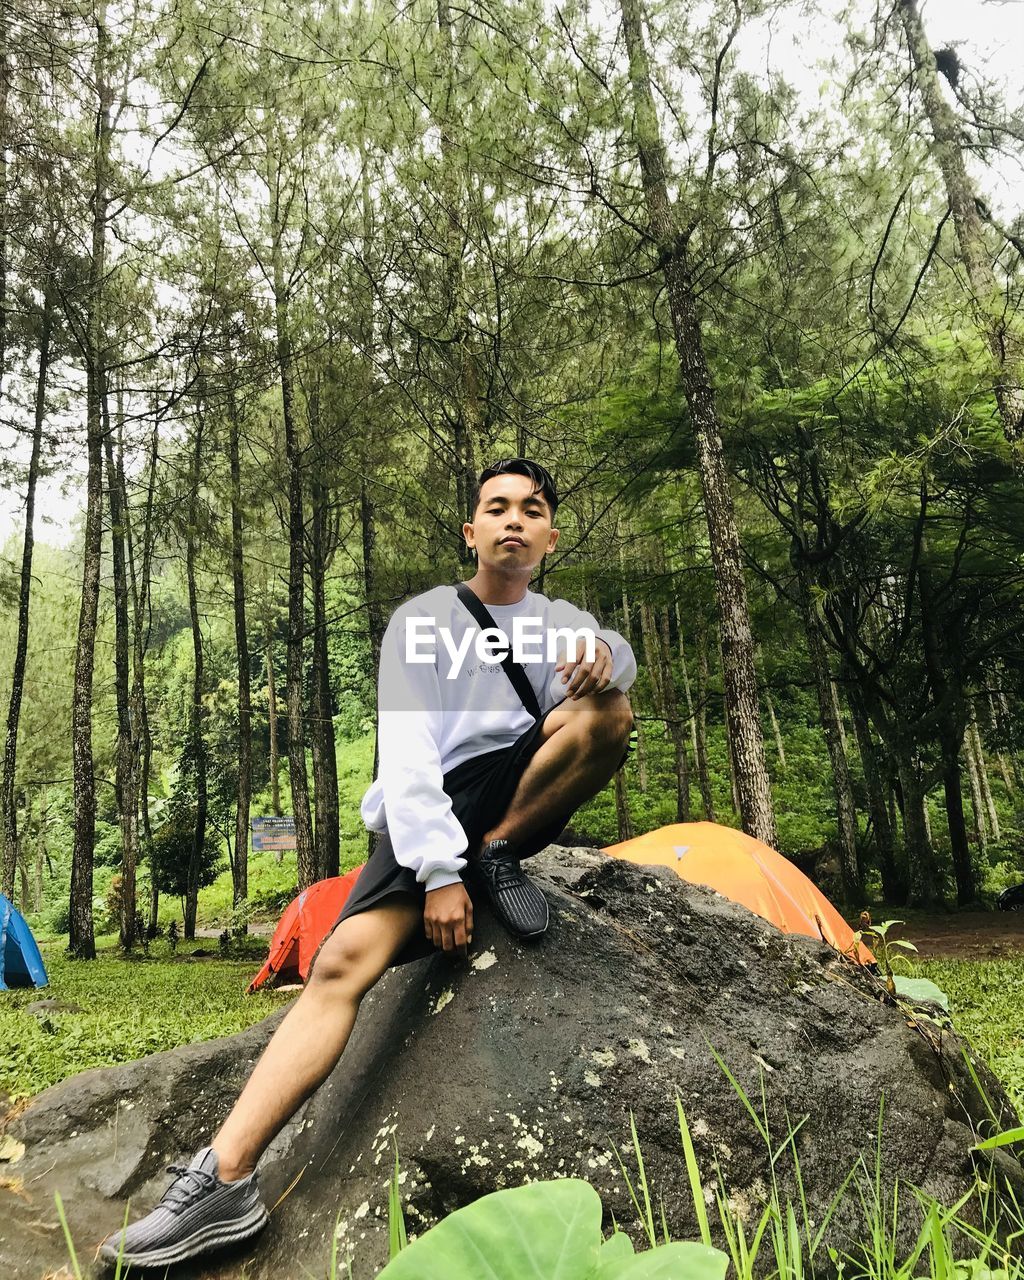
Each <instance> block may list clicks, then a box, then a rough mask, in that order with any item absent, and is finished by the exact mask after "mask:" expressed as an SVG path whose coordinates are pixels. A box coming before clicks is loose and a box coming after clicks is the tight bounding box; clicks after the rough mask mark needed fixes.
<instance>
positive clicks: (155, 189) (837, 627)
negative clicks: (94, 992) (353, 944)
mask: <svg viewBox="0 0 1024 1280" xmlns="http://www.w3.org/2000/svg"><path fill="white" fill-rule="evenodd" d="M807 12H808V6H805V5H803V4H802V3H801V4H798V3H796V0H743V3H740V2H739V0H700V2H699V3H698V2H697V0H659V3H657V4H644V3H643V2H642V0H617V3H616V4H613V5H610V6H599V7H597V8H591V7H590V6H587V5H584V4H579V3H576V2H575V0H573V2H572V3H569V4H566V5H561V6H559V5H552V4H547V3H543V2H542V0H529V2H528V3H515V4H509V3H504V0H496V2H494V3H488V4H486V5H477V4H470V5H468V6H462V7H458V8H455V7H453V6H451V5H450V4H449V2H448V0H430V3H426V2H425V0H424V2H420V0H413V2H412V3H410V4H406V5H401V6H398V5H393V4H391V3H377V2H376V0H350V2H348V0H342V2H339V3H335V4H317V5H313V6H311V7H306V8H300V9H296V8H294V7H293V6H290V5H287V4H283V3H281V2H280V0H266V3H263V4H261V5H259V6H254V5H251V4H248V3H246V0H218V2H217V3H215V4H212V5H211V4H206V3H204V4H202V5H197V4H195V3H193V0H170V2H169V3H157V4H152V3H132V0H127V2H125V3H108V2H107V0H76V3H74V4H72V5H70V6H63V7H62V8H61V9H60V11H59V12H57V11H54V10H53V9H52V7H44V6H41V5H39V4H37V3H36V2H35V0H4V22H3V32H4V34H3V37H2V39H3V44H2V49H0V400H2V404H0V413H2V427H3V431H4V433H5V439H7V440H8V441H9V442H10V443H9V447H8V449H7V450H6V452H5V455H4V458H3V460H2V462H0V465H2V466H3V472H4V482H5V485H6V487H8V489H10V490H14V491H16V492H17V493H18V495H19V502H20V503H21V504H22V506H21V510H22V516H21V517H20V525H19V532H18V533H17V535H16V536H14V537H12V538H11V539H10V540H9V541H8V543H7V545H6V547H5V548H4V552H3V559H2V564H0V632H2V635H3V641H4V643H3V644H2V646H0V693H2V695H3V697H2V702H0V706H2V707H3V709H4V710H5V711H6V713H7V720H6V737H5V751H4V759H3V774H2V787H0V809H2V834H3V857H2V883H0V888H2V890H3V892H4V893H6V894H7V895H8V896H12V897H14V898H16V899H17V900H19V901H20V902H22V904H23V905H25V906H26V909H28V908H33V909H39V907H40V906H41V903H42V900H43V897H44V881H45V883H46V884H47V885H58V886H59V887H60V893H61V895H62V897H63V901H64V902H65V903H66V904H67V910H66V912H65V913H64V917H63V923H64V925H65V927H66V928H67V929H68V931H69V945H70V948H71V951H72V953H73V954H75V955H78V956H82V957H90V956H92V955H93V954H94V952H95V934H96V925H97V921H96V914H97V912H100V911H102V910H103V909H104V902H105V901H106V902H107V903H108V905H109V907H110V910H111V911H112V913H113V915H114V917H116V924H117V927H118V930H119V933H120V938H121V942H122V945H123V946H125V947H126V948H131V947H132V946H134V945H135V943H136V941H137V940H138V936H139V930H140V928H141V929H144V928H145V927H146V924H147V920H148V919H151V921H152V922H153V923H155V919H156V911H157V897H158V894H159V893H160V892H162V891H163V892H168V893H172V894H173V895H180V896H181V898H182V902H183V922H184V930H185V933H186V935H187V936H190V935H191V934H192V933H194V930H195V926H196V910H197V898H198V892H199V889H200V887H201V884H203V883H205V882H206V881H207V880H208V879H209V878H210V877H211V876H212V875H214V874H216V868H217V866H218V863H219V862H221V863H223V865H226V866H228V867H230V871H231V877H232V896H233V901H234V904H235V907H236V909H237V911H238V919H239V921H240V922H241V924H240V927H244V919H245V906H246V903H247V899H248V881H247V868H248V860H249V833H250V819H251V817H252V816H254V815H255V814H256V813H257V812H265V813H266V812H269V813H275V814H277V813H290V814H291V815H292V816H293V818H294V822H295V832H296V846H297V847H296V853H295V877H296V880H297V883H298V885H299V886H300V887H302V886H305V885H308V884H310V883H312V882H313V881H314V880H317V879H320V878H322V877H325V876H329V875H332V874H336V873H337V871H338V869H339V866H350V865H354V864H355V863H357V862H358V861H361V860H362V857H363V856H364V854H365V848H366V838H365V834H364V833H363V832H362V829H361V826H360V824H359V821H358V815H357V813H356V812H355V811H354V807H353V805H352V802H351V796H350V795H349V794H348V792H349V791H350V790H351V787H350V786H349V782H350V781H351V778H354V777H355V775H356V773H359V777H360V778H361V779H362V780H363V782H364V783H365V782H366V781H368V780H369V774H368V773H367V762H368V761H369V760H370V758H371V757H372V755H373V745H372V743H373V730H374V719H375V678H376V667H377V657H378V654H379V646H380V640H381V636H382V634H383V630H384V627H385V625H386V623H387V620H388V617H389V616H390V614H391V612H392V611H393V610H394V608H395V607H396V606H397V605H398V604H399V603H400V602H402V601H403V600H404V599H406V598H408V596H410V595H411V594H414V593H416V592H418V591H422V590H425V589H427V588H429V587H431V586H434V585H437V584H438V583H440V582H454V581H457V580H458V579H459V578H462V577H465V576H467V575H468V565H469V556H468V552H467V548H466V547H465V545H464V543H463V540H462V535H461V527H462V523H463V521H464V520H466V519H467V518H468V517H469V514H470V501H471V497H472V493H473V486H474V481H475V478H476V476H477V475H478V473H479V471H480V469H481V468H482V467H483V466H484V465H486V464H487V463H488V462H491V461H494V460H495V459H497V458H500V457H508V456H513V455H517V456H528V457H535V458H537V460H538V461H540V462H542V463H544V465H545V466H547V467H548V468H549V469H550V470H551V471H552V472H553V473H554V475H555V476H556V478H557V480H558V484H559V491H560V495H561V499H562V501H561V506H560V508H559V512H558V522H557V523H558V527H559V528H560V529H561V530H562V534H561V538H560V541H559V544H558V547H557V548H556V551H555V552H554V553H553V554H552V555H551V556H550V557H549V558H548V559H547V561H546V562H545V563H544V565H543V566H542V568H541V570H540V571H539V573H538V576H537V579H536V581H535V583H534V584H533V585H534V587H535V589H537V590H539V591H542V592H544V593H545V594H547V595H558V596H564V597H566V598H569V599H572V600H574V601H576V602H577V603H579V604H581V605H582V606H583V607H585V608H588V609H590V610H592V611H593V612H594V613H596V614H597V615H598V616H599V617H600V618H601V619H602V621H603V622H604V623H605V625H609V626H615V627H617V628H618V629H620V630H621V631H622V632H623V633H624V634H626V635H627V636H628V637H629V638H630V639H631V641H632V643H633V646H634V648H635V650H636V652H637V655H638V659H639V660H640V663H641V672H640V676H639V679H638V682H637V685H636V687H635V688H634V690H633V702H634V711H635V713H636V719H637V723H638V727H639V730H640V737H639V744H638V750H637V752H636V753H635V756H634V757H633V759H632V760H631V763H630V765H629V767H628V769H627V770H626V771H625V772H624V773H623V774H621V775H617V776H616V780H615V785H614V792H613V793H612V792H609V794H608V796H607V797H606V798H605V799H606V800H607V803H605V799H602V798H599V799H598V800H597V801H595V802H594V803H593V805H592V806H590V807H589V808H588V810H587V811H586V813H585V814H584V815H583V817H582V818H581V823H582V824H583V830H584V832H585V833H586V834H587V835H588V836H589V837H590V838H592V839H594V840H595V841H598V842H602V843H610V842H611V841H612V840H614V839H616V838H625V837H626V836H628V835H630V834H632V833H634V832H639V831H641V830H644V829H647V828H648V827H651V826H656V825H660V824H662V823H666V822H670V821H676V820H680V821H686V820H690V819H696V818H708V819H710V820H713V821H714V820H717V821H722V822H730V823H735V824H737V825H742V826H743V827H744V829H746V830H747V831H749V832H750V833H751V834H753V835H755V836H757V837H759V838H760V839H763V840H765V841H767V842H768V843H771V844H773V845H775V846H776V847H778V848H780V849H781V850H782V851H783V852H785V853H787V854H788V855H790V856H792V857H794V858H796V859H797V860H798V861H799V862H800V864H801V865H802V866H804V867H805V869H807V870H808V871H810V872H811V873H812V874H813V875H814V876H815V878H816V879H817V880H819V882H820V883H822V884H823V885H824V886H825V887H827V888H828V890H829V891H830V892H832V893H834V894H835V896H836V897H837V898H838V899H839V900H841V901H843V902H845V903H846V904H847V905H848V906H850V907H859V906H860V905H862V904H863V903H864V902H866V901H868V900H870V899H884V900H885V901H887V902H891V903H907V902H909V903H912V904H918V905H935V904H937V903H938V902H940V901H948V902H950V903H953V902H959V903H960V904H962V905H966V904H970V903H976V902H978V901H979V900H984V899H985V898H986V897H991V895H992V894H993V893H994V892H995V891H997V890H998V889H999V888H1001V887H1003V886H1004V885H1005V884H1006V883H1008V882H1012V881H1013V880H1014V879H1022V878H1024V845H1022V829H1021V821H1020V809H1019V805H1020V797H1021V793H1022V788H1024V776H1022V773H1021V763H1020V750H1021V742H1020V729H1019V723H1020V711H1021V703H1022V699H1024V664H1022V661H1021V639H1022V636H1021V630H1022V619H1021V609H1020V602H1021V590H1022V581H1021V578H1022V573H1024V489H1022V484H1024V390H1022V372H1024V328H1022V319H1021V315H1020V304H1021V296H1022V280H1024V273H1022V265H1024V263H1022V257H1024V221H1022V217H1021V215H1020V214H1019V213H1016V212H1011V213H1009V214H1005V213H1003V212H1001V211H1000V205H999V201H998V200H997V199H996V197H995V195H994V194H993V192H992V191H990V190H989V185H990V179H991V177H992V175H993V174H996V173H1000V174H1008V173H1015V174H1019V165H1020V160H1021V153H1022V146H1024V111H1022V106H1021V102H1020V101H1019V100H1014V99H1013V97H1012V96H1008V94H1007V87H1006V86H1005V85H1003V84H1001V83H1000V82H999V81H998V80H997V79H994V78H992V77H990V76H989V75H988V74H987V72H986V68H985V67H984V66H972V65H969V64H966V63H963V62H962V61H961V59H960V58H958V57H957V55H956V51H955V50H950V49H936V48H934V47H933V45H932V44H931V43H930V41H929V32H928V29H927V22H928V13H927V8H926V6H922V5H919V4H918V2H917V0H883V2H882V3H879V4H878V5H874V4H872V5H863V6H859V5H854V6H852V8H850V9H849V10H846V9H843V10H840V9H838V8H837V7H835V6H831V5H828V4H825V5H823V6H821V7H820V9H818V10H815V11H814V15H813V22H814V36H813V39H810V40H809V39H807V38H805V40H804V43H803V45H802V46H801V47H802V48H803V50H804V53H805V56H806V57H808V58H809V59H816V60H817V59H819V57H820V56H821V55H820V53H819V52H816V50H815V47H814V44H815V41H817V42H820V46H821V50H825V49H828V50H831V51H832V55H833V56H831V59H830V61H829V63H828V65H824V63H823V62H822V63H821V65H816V66H815V67H814V69H813V70H812V72H811V73H810V77H808V76H806V75H805V76H804V77H803V78H802V79H801V80H800V82H799V83H798V82H797V81H796V80H795V79H792V78H791V79H787V77H786V75H785V74H784V73H783V72H780V71H777V70H773V69H772V63H771V59H770V58H768V57H767V56H766V55H765V56H761V55H762V54H764V53H765V50H767V49H768V48H769V44H770V39H771V34H772V32H773V31H774V30H775V29H776V28H778V29H779V30H781V31H783V32H790V33H793V32H796V30H797V29H798V27H800V26H803V27H805V28H806V23H807V20H806V17H805V16H804V15H805V14H806V13H807ZM793 38H794V39H795V37H793ZM752 50H753V51H757V53H758V56H757V57H754V56H752V54H751V51H752ZM818 79H820V80H821V84H820V87H819V86H817V80H818ZM809 80H810V81H814V82H815V85H816V89H815V91H813V92H812V91H809V89H808V83H809ZM819 89H820V91H819ZM76 469H80V470H81V471H82V474H83V475H84V476H85V477H86V483H85V488H84V492H83V509H82V512H81V517H80V520H79V522H78V525H77V526H76V531H75V537H74V539H73V540H72V542H71V544H70V545H69V546H67V547H65V548H61V547H54V546H49V545H47V544H46V537H45V533H46V526H45V524H43V523H42V519H41V517H44V516H45V514H46V513H45V511H40V510H39V504H38V494H39V491H40V490H39V486H40V485H41V484H44V485H45V484H46V483H48V482H52V480H53V478H54V477H59V476H61V475H63V474H67V473H69V472H72V471H74V470H76ZM36 538H38V539H39V540H38V542H36ZM356 761H358V764H356V763H353V762H356ZM339 762H340V769H339ZM371 767H372V766H371ZM353 771H355V772H353ZM360 771H361V772H360ZM339 773H340V777H339ZM154 869H155V870H154ZM115 874H116V877H117V884H116V893H115V894H114V897H113V898H111V897H110V895H109V894H108V895H107V898H106V899H105V898H104V896H103V894H102V893H100V894H99V895H98V885H99V884H100V882H101V881H102V884H103V885H104V886H105V887H107V888H109V887H110V886H111V883H112V877H113V876H114V875H115ZM97 877H99V879H98V878H97Z"/></svg>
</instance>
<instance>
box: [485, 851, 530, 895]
mask: <svg viewBox="0 0 1024 1280" xmlns="http://www.w3.org/2000/svg"><path fill="white" fill-rule="evenodd" d="M486 861H487V863H488V864H489V865H490V866H491V867H493V869H494V887H495V889H496V890H501V889H510V888H512V887H513V886H514V885H517V884H521V883H522V881H523V880H524V879H525V872H524V871H523V869H522V867H520V865H519V860H518V858H511V857H508V858H488V859H487V860H486Z"/></svg>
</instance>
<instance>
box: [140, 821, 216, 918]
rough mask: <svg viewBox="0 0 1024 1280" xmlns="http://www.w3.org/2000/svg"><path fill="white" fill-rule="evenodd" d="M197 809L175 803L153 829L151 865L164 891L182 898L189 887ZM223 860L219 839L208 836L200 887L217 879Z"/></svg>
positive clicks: (201, 854) (200, 856) (203, 854)
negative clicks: (162, 820)
mask: <svg viewBox="0 0 1024 1280" xmlns="http://www.w3.org/2000/svg"><path fill="white" fill-rule="evenodd" d="M195 822H196V817H195V809H194V808H192V807H191V806H190V805H187V804H175V805H173V806H171V807H169V809H168V813H167V818H166V820H165V822H164V823H163V824H162V825H161V826H160V827H159V828H158V829H157V830H156V831H155V832H154V834H153V841H152V844H151V846H150V853H149V857H150V868H151V872H152V874H153V876H154V877H155V879H156V884H157V888H158V889H159V890H160V892H161V893H167V894H171V895H172V896H173V897H176V898H183V897H184V896H185V892H186V889H187V886H188V874H189V864H190V862H191V860H192V852H193V846H194V835H195ZM220 860H221V849H220V841H219V840H217V839H216V838H215V837H212V836H210V835H209V834H208V835H207V838H206V840H205V841H204V842H203V846H202V849H201V850H200V854H199V867H198V877H199V884H200V886H205V885H209V884H212V883H213V882H214V880H215V879H216V878H217V873H218V871H219V869H220V867H219V864H220Z"/></svg>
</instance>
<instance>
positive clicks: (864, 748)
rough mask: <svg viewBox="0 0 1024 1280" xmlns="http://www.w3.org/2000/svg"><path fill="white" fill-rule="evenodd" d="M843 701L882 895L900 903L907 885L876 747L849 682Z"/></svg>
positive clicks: (890, 900)
mask: <svg viewBox="0 0 1024 1280" xmlns="http://www.w3.org/2000/svg"><path fill="white" fill-rule="evenodd" d="M847 701H848V703H849V706H850V716H851V719H852V720H853V731H854V734H855V736H856V738H857V749H858V751H859V752H860V762H861V769H862V771H863V774H864V786H865V788H866V790H867V795H868V813H869V814H870V815H871V827H872V830H873V831H874V836H875V850H876V852H877V854H878V869H879V872H880V873H881V877H882V897H883V898H884V899H885V901H886V902H888V903H893V904H898V905H902V904H903V903H905V902H906V900H907V885H906V880H905V877H904V876H903V875H901V873H900V870H899V867H898V866H897V862H896V844H895V840H894V838H893V825H892V820H891V818H890V816H889V807H888V804H887V803H886V794H885V788H884V787H883V785H882V775H881V773H880V772H879V768H878V753H877V748H876V746H875V742H874V740H873V738H872V737H871V728H870V726H869V724H868V717H867V713H866V712H865V710H864V706H863V704H862V702H861V698H860V694H859V692H858V691H857V689H856V688H855V687H854V686H853V685H852V684H849V683H848V684H847Z"/></svg>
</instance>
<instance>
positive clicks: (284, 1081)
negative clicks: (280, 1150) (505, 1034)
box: [211, 895, 423, 1182]
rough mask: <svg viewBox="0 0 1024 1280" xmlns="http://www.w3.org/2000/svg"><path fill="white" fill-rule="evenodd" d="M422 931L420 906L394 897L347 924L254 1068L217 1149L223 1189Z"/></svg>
mask: <svg viewBox="0 0 1024 1280" xmlns="http://www.w3.org/2000/svg"><path fill="white" fill-rule="evenodd" d="M422 928H423V903H422V902H419V901H417V900H415V899H414V898H412V897H409V896H407V895H402V896H398V895H395V896H394V897H391V898H389V899H387V900H385V901H384V902H383V903H382V904H381V905H380V906H379V907H371V908H370V909H369V910H368V911H364V912H362V913H360V914H359V915H355V916H350V917H349V918H348V919H347V920H343V921H342V922H341V924H339V925H338V927H337V928H336V929H335V930H334V932H333V933H332V934H331V936H330V937H329V938H328V939H327V941H326V942H325V943H324V945H323V947H322V948H321V950H320V953H319V954H318V956H317V958H316V963H315V964H314V965H313V971H312V973H311V974H310V975H309V978H308V980H307V982H306V986H305V988H304V990H303V992H302V995H300V996H299V998H298V1000H296V1002H295V1004H294V1005H293V1006H292V1007H291V1009H290V1010H289V1011H288V1016H287V1017H286V1018H285V1019H284V1021H283V1022H282V1023H281V1025H280V1026H279V1027H278V1029H277V1030H276V1031H275V1032H274V1035H273V1037H272V1039H271V1040H270V1043H269V1044H268V1045H267V1047H266V1049H264V1051H263V1054H262V1056H261V1057H260V1059H259V1061H258V1062H257V1063H256V1066H255V1067H254V1068H253V1071H252V1075H250V1077H249V1079H248V1081H247V1082H246V1085H245V1088H244V1089H243V1090H242V1092H241V1093H240V1094H239V1097H238V1101H237V1102H236V1103H235V1105H234V1107H233V1109H232V1111H231V1114H230V1115H229V1116H228V1118H227V1119H226V1120H225V1121H224V1123H223V1125H221V1127H220V1130H219V1131H218V1133H217V1135H216V1137H215V1138H214V1139H213V1142H212V1144H211V1145H212V1146H213V1149H214V1151H216V1153H217V1157H218V1160H219V1176H220V1178H221V1179H222V1180H223V1181H224V1182H232V1181H234V1180H235V1179H237V1178H244V1177H246V1176H247V1175H248V1174H250V1173H251V1172H252V1171H253V1169H255V1168H256V1164H257V1161H258V1160H259V1158H260V1156H261V1155H262V1154H263V1152H264V1151H265V1150H266V1149H267V1147H268V1146H269V1145H270V1143H271V1142H272V1141H273V1139H274V1138H275V1137H276V1135H277V1134H278V1133H279V1132H280V1131H281V1129H283V1128H284V1126H285V1125H286V1124H287V1122H288V1121H289V1120H290V1119H291V1117H292V1116H293V1115H294V1114H295V1112H296V1111H297V1110H298V1109H299V1107H300V1106H301V1105H302V1103H303V1102H305V1101H306V1099H307V1098H308V1097H309V1096H310V1094H312V1093H313V1092H314V1091H315V1090H316V1089H317V1088H318V1087H319V1086H320V1085H321V1084H322V1083H323V1082H324V1080H326V1079H327V1077H328V1076H329V1075H330V1073H331V1071H332V1070H333V1069H334V1066H335V1064H336V1063H337V1061H338V1059H339V1058H340V1057H341V1054H342V1051H343V1050H344V1048H345V1045H346V1044H347V1043H348V1038H349V1036H350V1035H351V1033H352V1027H353V1025H354V1023H355V1020H356V1014H357V1013H358V1012H359V1004H360V1001H361V1000H362V998H363V996H364V995H365V994H366V993H367V991H369V990H370V988H371V987H372V986H373V985H374V984H375V983H376V982H377V981H378V979H379V978H380V977H381V976H382V975H383V973H384V971H385V970H386V969H387V967H388V966H389V965H390V963H391V962H392V960H393V959H394V958H395V956H396V955H397V954H398V953H399V951H401V949H402V948H403V947H404V946H405V944H406V942H408V940H409V939H410V938H411V937H412V936H413V934H415V933H416V931H417V930H418V929H422Z"/></svg>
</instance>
